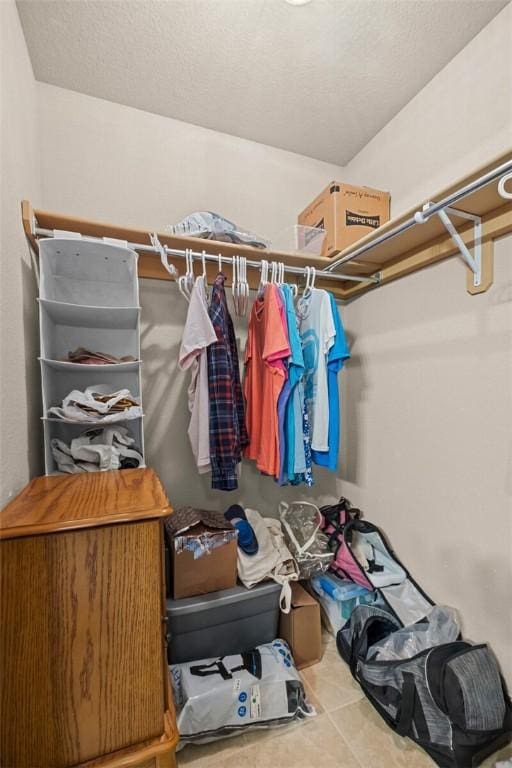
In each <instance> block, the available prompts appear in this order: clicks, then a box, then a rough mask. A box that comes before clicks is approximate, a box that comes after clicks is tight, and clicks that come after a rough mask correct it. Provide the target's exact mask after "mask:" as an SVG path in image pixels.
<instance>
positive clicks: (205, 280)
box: [201, 251, 208, 290]
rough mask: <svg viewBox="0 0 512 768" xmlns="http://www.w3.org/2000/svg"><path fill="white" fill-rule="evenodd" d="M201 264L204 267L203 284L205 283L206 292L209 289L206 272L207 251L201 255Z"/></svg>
mask: <svg viewBox="0 0 512 768" xmlns="http://www.w3.org/2000/svg"><path fill="white" fill-rule="evenodd" d="M201 264H202V266H203V275H202V277H203V282H204V288H205V290H206V289H207V288H208V274H207V272H206V251H203V252H202V254H201Z"/></svg>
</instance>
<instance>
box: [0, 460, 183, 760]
mask: <svg viewBox="0 0 512 768" xmlns="http://www.w3.org/2000/svg"><path fill="white" fill-rule="evenodd" d="M170 511H171V510H170V507H169V502H168V500H167V497H166V495H165V492H164V490H163V488H162V486H161V484H160V481H159V479H158V477H157V476H156V474H155V473H154V472H153V471H152V470H150V469H133V470H123V471H117V472H94V473H91V474H80V475H69V476H60V477H40V478H36V479H35V480H33V481H32V482H31V483H29V485H27V486H26V488H25V489H24V490H23V491H22V492H21V493H20V494H19V496H17V497H16V498H15V499H14V500H13V501H12V502H11V503H10V504H8V505H7V506H6V507H5V508H4V509H3V510H2V512H1V513H0V577H1V595H0V597H1V602H0V628H1V630H0V631H1V639H0V674H1V678H0V686H1V688H0V707H1V709H0V729H1V730H0V759H1V765H2V767H3V768H70V767H71V766H74V767H75V768H78V767H79V768H93V767H94V768H173V766H174V765H175V759H174V752H175V747H176V743H177V740H178V736H177V731H176V724H175V716H174V709H173V704H172V697H171V694H170V687H169V675H168V669H167V659H166V649H165V640H164V638H165V625H164V623H163V622H164V617H165V588H164V582H163V570H164V569H163V530H162V520H161V518H162V517H164V516H165V515H168V514H169V513H170Z"/></svg>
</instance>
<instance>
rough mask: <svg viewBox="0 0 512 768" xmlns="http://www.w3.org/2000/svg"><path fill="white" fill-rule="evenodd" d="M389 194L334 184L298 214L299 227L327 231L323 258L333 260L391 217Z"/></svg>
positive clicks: (365, 188)
mask: <svg viewBox="0 0 512 768" xmlns="http://www.w3.org/2000/svg"><path fill="white" fill-rule="evenodd" d="M390 201H391V196H390V194H389V192H382V191H381V190H379V189H371V188H370V187H356V186H354V185H352V184H344V183H343V182H341V181H332V182H331V183H330V184H329V186H327V187H326V188H325V189H324V190H323V192H321V193H320V194H319V195H318V197H316V198H315V199H314V200H313V202H312V203H310V204H309V205H308V207H307V208H305V209H304V210H303V211H302V213H300V214H299V217H298V223H299V224H302V225H305V226H308V227H316V228H319V229H325V240H324V242H323V246H322V256H328V257H331V256H334V255H335V254H336V253H339V252H340V251H342V250H344V249H345V248H348V246H349V245H353V243H355V242H357V241H358V240H360V239H361V238H362V237H364V236H365V235H367V234H368V233H369V232H372V231H373V230H375V229H378V227H381V226H382V225H383V224H385V223H386V222H387V221H389V217H390Z"/></svg>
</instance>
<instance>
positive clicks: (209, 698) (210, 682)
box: [170, 640, 316, 746]
mask: <svg viewBox="0 0 512 768" xmlns="http://www.w3.org/2000/svg"><path fill="white" fill-rule="evenodd" d="M170 673H171V679H172V687H173V693H174V701H175V703H176V710H177V725H178V730H179V733H180V746H182V745H184V744H203V743H206V742H209V741H215V740H217V739H221V738H223V737H225V736H232V735H233V736H234V735H236V734H238V733H240V732H242V731H245V730H249V729H253V728H272V727H276V726H279V725H286V724H287V723H291V722H292V721H293V720H300V719H303V718H305V717H311V716H313V715H315V714H316V713H315V710H314V709H313V708H312V707H311V706H310V705H309V704H308V702H307V699H306V692H305V690H304V685H303V683H302V679H301V677H300V675H299V673H298V672H297V669H296V668H295V664H294V662H293V658H292V656H291V653H290V649H289V648H288V646H287V644H286V643H285V642H284V640H274V641H273V642H272V643H267V644H266V645H260V646H258V647H257V648H255V649H254V650H252V651H247V652H246V653H242V654H240V655H237V656H223V657H221V658H217V659H206V660H204V661H194V662H189V663H187V664H174V665H173V666H172V667H170Z"/></svg>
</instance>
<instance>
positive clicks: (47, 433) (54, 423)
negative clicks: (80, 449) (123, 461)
mask: <svg viewBox="0 0 512 768" xmlns="http://www.w3.org/2000/svg"><path fill="white" fill-rule="evenodd" d="M102 426H105V427H107V426H108V427H117V426H121V427H126V428H127V429H128V430H129V431H130V434H131V436H132V437H133V438H134V439H135V445H134V447H135V448H137V450H139V451H140V452H141V454H142V456H144V432H143V418H142V417H141V418H138V419H130V420H128V421H127V420H124V421H116V422H115V423H114V424H112V423H110V424H100V423H98V424H74V423H71V422H68V421H58V420H53V419H43V430H44V444H45V457H44V458H45V467H46V474H47V475H55V474H62V473H61V472H59V470H58V469H57V464H56V462H55V459H54V458H53V454H52V451H51V440H53V439H54V438H58V439H59V440H63V441H64V442H65V443H66V444H67V445H69V444H70V442H71V440H73V439H74V438H75V437H79V435H81V434H82V433H83V432H86V431H87V430H88V429H91V428H94V427H102Z"/></svg>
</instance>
